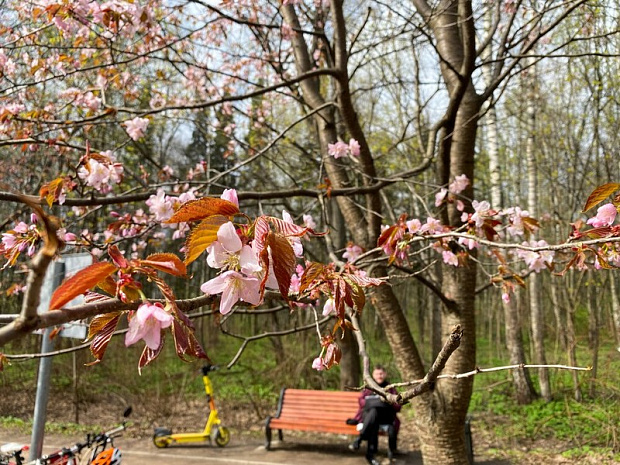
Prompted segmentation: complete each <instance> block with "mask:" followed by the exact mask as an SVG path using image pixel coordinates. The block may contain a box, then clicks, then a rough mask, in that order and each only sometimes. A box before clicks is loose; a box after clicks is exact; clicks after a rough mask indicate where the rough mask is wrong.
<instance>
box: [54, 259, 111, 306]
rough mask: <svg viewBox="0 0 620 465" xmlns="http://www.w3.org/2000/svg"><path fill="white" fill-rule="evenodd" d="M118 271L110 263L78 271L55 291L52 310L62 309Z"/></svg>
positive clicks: (95, 264)
mask: <svg viewBox="0 0 620 465" xmlns="http://www.w3.org/2000/svg"><path fill="white" fill-rule="evenodd" d="M115 271H116V266H115V265H114V264H113V263H110V262H98V263H93V264H92V265H90V266H87V267H86V268H84V269H83V270H80V271H78V272H77V273H76V274H74V275H73V276H72V277H70V278H69V279H66V280H65V281H63V283H62V284H61V285H60V286H59V287H58V289H56V290H55V291H54V294H53V295H52V299H51V302H50V310H56V309H59V308H62V306H63V305H64V304H66V303H67V302H70V301H72V300H73V299H75V298H76V297H77V296H79V295H82V294H84V292H86V291H87V290H89V289H91V288H93V287H95V286H96V285H97V284H98V283H100V282H101V281H103V280H104V279H106V278H107V277H108V276H110V275H111V274H112V273H114V272H115Z"/></svg>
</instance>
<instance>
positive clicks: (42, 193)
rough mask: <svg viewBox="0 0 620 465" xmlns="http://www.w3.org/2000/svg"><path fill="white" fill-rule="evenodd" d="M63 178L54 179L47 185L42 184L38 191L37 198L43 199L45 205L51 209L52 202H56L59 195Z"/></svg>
mask: <svg viewBox="0 0 620 465" xmlns="http://www.w3.org/2000/svg"><path fill="white" fill-rule="evenodd" d="M64 180H65V178H56V179H54V180H53V181H50V182H49V183H47V184H44V185H43V186H42V187H41V189H39V197H41V198H42V199H45V201H46V202H47V205H48V206H49V207H50V208H51V207H52V205H53V204H54V201H56V200H58V197H59V196H60V193H61V192H62V186H63V182H64Z"/></svg>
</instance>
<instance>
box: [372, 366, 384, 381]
mask: <svg viewBox="0 0 620 465" xmlns="http://www.w3.org/2000/svg"><path fill="white" fill-rule="evenodd" d="M386 378H387V371H386V370H385V367H384V366H383V365H375V367H374V368H373V370H372V379H374V380H375V381H376V382H377V384H381V383H382V382H384V381H385V379H386Z"/></svg>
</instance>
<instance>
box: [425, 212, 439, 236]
mask: <svg viewBox="0 0 620 465" xmlns="http://www.w3.org/2000/svg"><path fill="white" fill-rule="evenodd" d="M420 232H426V233H429V234H435V233H440V232H443V225H442V224H441V221H439V220H437V219H435V218H433V217H431V216H429V217H428V218H426V223H425V224H423V225H422V227H421V228H420Z"/></svg>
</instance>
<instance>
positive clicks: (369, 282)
mask: <svg viewBox="0 0 620 465" xmlns="http://www.w3.org/2000/svg"><path fill="white" fill-rule="evenodd" d="M347 279H348V280H350V281H352V282H354V283H355V284H359V285H360V286H362V287H370V286H380V285H381V284H385V281H384V280H383V279H380V278H370V277H368V276H366V277H362V276H358V275H356V274H350V275H347Z"/></svg>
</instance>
